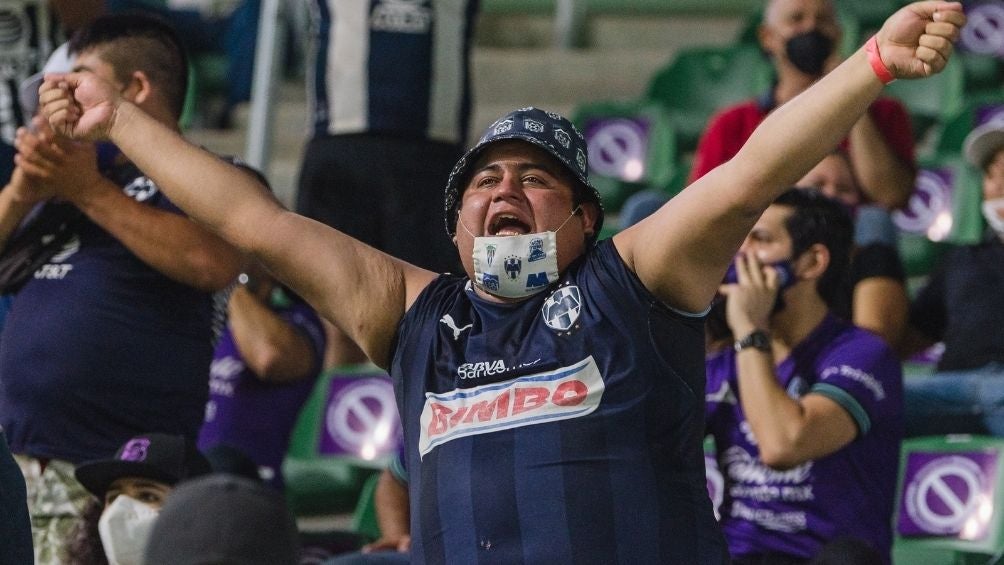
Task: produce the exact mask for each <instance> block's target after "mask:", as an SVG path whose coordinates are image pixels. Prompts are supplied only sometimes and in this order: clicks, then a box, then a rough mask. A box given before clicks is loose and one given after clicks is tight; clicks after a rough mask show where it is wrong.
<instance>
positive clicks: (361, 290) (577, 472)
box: [41, 2, 965, 563]
mask: <svg viewBox="0 0 1004 565" xmlns="http://www.w3.org/2000/svg"><path fill="white" fill-rule="evenodd" d="M964 20H965V17H964V15H963V13H962V7H961V5H960V4H958V3H948V2H920V3H916V4H911V5H910V6H907V7H905V8H903V9H902V10H900V11H898V12H897V13H896V14H895V15H893V16H892V17H891V18H890V19H889V20H888V21H887V22H886V24H885V26H884V27H883V28H882V30H881V31H880V32H879V33H878V34H877V36H876V38H875V40H873V41H872V42H871V43H870V47H869V49H868V50H867V51H866V50H865V49H861V50H860V51H858V52H857V53H856V54H854V55H853V56H851V57H850V58H848V60H847V61H845V62H844V64H842V65H841V66H840V67H838V68H837V69H835V70H834V71H833V72H831V73H830V74H829V75H827V76H826V77H824V78H823V79H822V80H821V81H820V82H819V83H818V84H817V85H815V86H813V87H812V88H811V89H810V90H809V91H808V92H807V93H806V94H807V95H806V96H801V97H798V98H796V99H795V100H793V101H792V102H791V103H789V104H787V105H785V106H784V107H783V108H779V109H778V110H777V111H776V112H774V113H773V114H772V115H771V116H770V117H768V118H767V120H765V121H764V123H763V125H762V126H761V127H760V128H759V130H758V131H757V132H756V133H755V134H754V135H753V136H752V137H751V138H750V141H749V143H748V144H747V145H746V146H745V147H744V148H743V150H742V151H740V153H739V155H738V156H737V157H736V158H735V159H733V160H731V161H729V162H728V163H726V164H724V165H722V166H721V167H720V168H719V169H717V170H715V171H713V172H711V173H709V174H708V175H706V176H705V177H703V178H702V179H701V180H700V181H698V182H696V183H694V184H693V185H692V186H691V187H689V188H688V189H686V190H684V191H683V192H682V193H680V194H679V195H678V196H677V197H675V198H673V199H672V200H671V201H669V202H668V203H667V204H666V205H665V206H663V207H662V208H661V209H660V210H659V211H658V212H656V213H655V214H653V215H651V216H649V217H648V218H646V219H645V220H643V221H641V222H639V223H638V224H636V225H635V226H633V227H632V228H630V229H628V230H625V231H622V232H620V233H619V234H617V235H616V236H615V237H614V238H613V239H612V240H607V241H603V242H601V243H599V244H597V245H593V244H592V243H593V240H594V239H595V236H596V234H597V233H598V232H599V229H600V226H601V224H602V221H603V210H602V207H601V205H600V201H599V197H598V195H597V193H596V192H595V191H594V190H593V189H592V188H591V187H590V185H589V184H588V179H587V177H586V170H587V168H586V147H585V143H584V141H583V139H582V136H581V135H579V134H578V132H577V131H576V130H575V129H574V128H573V127H572V125H571V124H570V123H569V122H568V121H567V120H565V119H564V118H562V117H560V116H557V115H555V114H549V113H547V112H543V111H541V110H537V109H522V110H517V111H515V112H512V113H510V114H509V115H507V116H505V117H504V118H502V119H500V120H499V121H497V122H496V123H495V124H493V125H492V126H491V127H490V128H489V129H488V131H487V133H486V134H485V136H484V137H483V138H482V139H481V140H480V141H479V142H478V144H477V145H476V146H475V147H474V148H473V149H472V150H471V151H469V152H468V153H467V154H466V155H465V156H464V157H463V158H461V160H460V161H459V162H458V163H457V165H456V167H455V168H454V171H453V173H452V174H451V175H450V178H449V180H448V183H447V191H446V192H447V194H446V220H447V226H448V229H449V231H450V232H451V234H452V235H453V237H454V238H455V239H454V241H455V242H456V245H457V248H458V250H459V252H460V257H461V259H462V261H463V263H464V267H465V270H466V277H464V276H460V277H457V276H449V275H443V276H439V275H437V274H435V273H432V272H429V271H425V270H422V269H419V268H417V267H413V266H411V265H408V264H406V263H404V262H401V261H398V260H395V259H393V258H391V257H389V256H387V255H385V254H383V253H380V252H378V251H376V250H374V249H372V248H370V247H367V246H365V245H363V244H360V243H358V242H356V241H354V240H353V239H351V238H349V237H347V236H345V235H343V234H341V233H339V232H338V231H336V230H334V229H331V228H329V227H326V226H324V225H322V224H320V223H318V222H314V221H311V220H308V219H305V218H303V217H300V216H297V215H296V214H293V213H291V212H288V211H287V210H284V209H283V208H282V207H281V206H280V205H279V204H278V203H276V202H275V201H274V200H271V199H268V198H264V197H263V196H262V194H263V192H262V190H261V188H260V187H259V186H258V184H257V183H256V182H255V181H254V180H253V179H252V178H251V177H250V176H249V175H248V174H245V173H243V172H241V171H240V170H239V169H236V168H233V167H230V166H228V165H226V164H223V163H220V161H219V160H218V159H216V158H215V157H214V156H212V155H210V154H209V153H206V152H204V151H200V150H199V149H197V148H195V147H193V146H191V145H189V144H188V143H186V142H185V141H184V140H183V139H182V138H181V137H180V136H178V135H177V134H176V133H175V132H173V131H171V130H170V129H168V128H165V127H163V126H162V125H160V124H158V123H157V122H156V121H155V120H152V119H150V118H149V117H147V116H146V115H145V114H144V113H143V112H141V111H139V110H138V109H137V108H136V107H135V106H133V105H132V104H130V103H128V102H126V101H124V100H121V99H120V98H119V96H118V95H117V93H116V91H115V89H114V88H113V87H111V86H110V85H108V84H106V83H105V82H103V81H102V80H100V78H98V77H95V76H93V75H91V74H88V73H78V74H71V75H53V76H50V77H48V78H47V79H46V82H45V83H44V85H43V87H42V89H41V97H42V100H43V103H44V111H45V115H46V116H47V117H48V119H49V121H50V123H51V124H52V126H53V128H54V129H56V131H59V132H61V133H62V134H63V135H66V136H70V137H74V138H78V139H96V138H108V139H111V140H112V141H113V142H115V143H116V144H117V145H118V146H119V147H120V148H121V149H122V150H123V151H124V152H125V153H126V155H128V156H129V157H130V158H131V159H133V160H134V161H136V162H137V164H139V166H140V167H141V168H142V169H143V170H144V171H146V172H147V173H148V174H150V175H151V176H152V177H153V178H154V180H156V182H157V183H158V185H159V186H161V187H162V188H163V189H164V190H165V191H166V192H167V194H169V195H170V196H171V198H172V200H173V201H174V202H176V203H178V204H179V206H181V208H182V209H184V210H186V211H188V212H189V213H190V214H192V215H193V216H194V217H196V218H198V219H199V220H200V221H201V222H203V223H204V224H206V225H209V226H211V227H212V228H213V229H215V230H217V231H218V232H219V233H220V234H222V235H223V237H225V238H226V239H228V240H230V241H232V242H233V243H235V244H236V245H238V246H239V247H241V248H243V249H245V250H247V251H249V252H251V253H253V254H254V255H255V256H256V257H258V258H259V259H260V260H261V261H263V262H264V263H265V264H266V265H267V266H268V268H269V269H270V270H272V271H273V272H274V273H275V274H276V275H277V276H278V277H280V278H281V279H282V280H284V281H285V282H286V283H288V284H289V285H290V286H291V287H292V288H294V289H295V290H296V291H297V292H298V293H300V294H301V295H302V296H303V297H304V298H306V299H307V300H308V301H309V302H311V303H313V304H314V305H315V306H316V307H317V308H318V310H319V311H320V312H321V313H323V314H324V315H325V316H327V317H328V318H329V319H330V320H332V321H333V322H334V323H335V324H337V325H338V326H339V327H340V328H341V329H342V330H344V331H345V332H346V333H347V334H348V335H350V336H351V337H352V338H353V339H354V340H355V341H356V343H358V344H359V345H360V347H361V348H362V349H363V350H364V351H365V352H366V353H367V355H368V356H369V357H370V359H372V360H373V361H374V362H375V363H377V364H378V365H380V366H382V367H386V368H388V370H389V372H390V374H391V376H392V377H393V378H394V380H395V388H396V392H397V398H398V407H399V410H400V412H401V416H402V419H403V422H404V428H405V432H404V435H405V447H406V453H405V456H406V465H407V469H408V474H409V490H410V498H411V523H412V524H411V530H412V531H411V534H412V559H413V560H414V561H415V562H418V563H423V562H435V563H440V562H447V563H469V562H475V561H480V560H487V561H491V562H500V563H520V562H525V561H532V562H544V563H568V562H597V563H609V562H625V563H658V562H661V563H723V562H727V560H728V556H727V552H726V550H725V547H724V542H723V539H722V536H721V533H720V531H719V529H718V527H717V525H716V523H715V520H714V516H713V514H712V509H711V503H710V501H709V499H708V496H707V492H706V487H705V478H704V464H703V454H702V439H703V431H704V430H703V428H704V416H703V409H704V404H703V398H702V391H703V390H704V335H703V331H702V315H703V312H704V311H705V309H706V308H707V306H708V303H709V302H710V300H711V298H712V296H714V294H715V292H716V290H717V288H718V284H719V283H720V282H721V280H722V275H723V274H724V273H725V270H726V267H727V265H728V264H729V262H730V261H731V260H732V257H733V256H734V254H735V252H736V249H737V248H738V246H739V244H740V243H741V242H742V240H743V238H744V237H745V235H746V233H747V232H748V231H749V230H750V228H751V227H752V225H753V224H754V223H755V222H756V220H757V218H758V217H759V215H760V213H761V212H763V210H764V209H765V208H766V207H767V206H768V205H769V204H770V203H771V201H773V199H774V198H775V197H776V196H777V195H778V194H780V193H781V192H782V191H783V190H784V188H786V187H787V186H788V185H790V184H792V183H794V182H795V181H796V180H798V179H799V178H800V177H801V175H802V174H804V173H805V172H806V171H808V170H809V168H810V167H811V166H812V165H814V164H815V163H817V162H818V161H819V160H820V159H821V158H822V157H823V155H825V154H826V153H827V152H828V151H829V150H830V149H831V148H832V147H834V146H836V145H837V143H838V142H839V141H840V139H841V138H843V137H844V135H845V134H846V132H847V131H848V130H849V129H850V127H851V126H852V125H853V124H854V122H855V121H856V120H857V118H858V117H859V116H860V115H861V114H862V113H864V112H865V111H866V109H867V108H868V104H869V102H870V101H871V100H873V99H874V98H875V97H877V96H878V95H879V93H880V92H881V91H882V86H883V82H884V81H886V82H887V81H889V80H892V79H893V78H894V77H898V78H910V77H923V76H928V75H930V74H933V73H935V72H937V71H939V70H940V69H942V68H943V67H944V65H945V63H946V61H947V57H948V56H949V54H950V53H951V51H952V41H954V40H955V38H956V37H957V36H958V33H959V27H960V26H961V25H962V24H963V22H964ZM880 77H881V78H880ZM196 171H197V172H198V175H199V178H200V179H201V181H202V182H201V184H200V186H198V187H197V188H194V187H190V186H188V185H187V183H186V182H185V181H186V180H187V179H188V178H190V176H191V175H192V174H193V172H196ZM365 197H366V195H360V198H365ZM430 221H433V219H431V218H430Z"/></svg>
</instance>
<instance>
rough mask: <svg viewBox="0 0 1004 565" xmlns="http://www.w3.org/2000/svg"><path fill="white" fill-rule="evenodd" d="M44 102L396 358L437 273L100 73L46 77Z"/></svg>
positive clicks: (61, 123)
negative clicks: (236, 160) (242, 162)
mask: <svg viewBox="0 0 1004 565" xmlns="http://www.w3.org/2000/svg"><path fill="white" fill-rule="evenodd" d="M40 101H41V103H42V111H43V113H44V115H45V116H46V117H47V118H48V119H49V122H50V124H51V125H52V127H53V129H54V130H55V131H56V132H58V133H60V134H62V135H65V136H66V137H70V138H75V139H101V138H106V139H110V140H111V141H113V142H114V143H115V144H116V145H117V146H118V147H119V148H120V149H121V150H122V152H123V153H125V154H126V156H127V157H129V159H131V160H132V161H133V162H134V163H135V164H136V165H137V166H138V167H139V168H140V170H142V171H143V172H144V173H145V174H146V175H147V176H148V177H150V178H151V179H153V181H154V182H155V183H156V184H157V186H158V187H160V188H161V190H163V191H164V192H165V193H166V194H167V195H168V197H170V198H171V200H172V201H173V202H174V203H175V204H177V205H178V206H179V207H180V208H181V209H182V210H184V211H185V212H186V213H188V214H189V215H190V216H191V217H193V218H195V219H196V220H198V221H199V222H202V223H203V224H205V225H207V226H208V227H209V228H210V229H212V230H213V231H215V232H216V233H218V234H220V235H221V236H222V237H223V238H224V239H226V240H227V241H229V242H231V243H233V244H234V245H236V246H237V247H239V248H241V249H243V250H245V251H247V252H249V253H251V254H253V255H254V256H255V257H256V258H258V259H259V260H260V261H261V262H262V263H263V264H264V265H265V266H266V267H267V268H268V269H269V270H270V271H271V272H272V273H273V274H275V275H276V276H277V277H278V278H279V279H280V280H282V281H283V282H285V283H286V284H287V285H288V286H290V287H291V288H292V289H294V290H295V291H296V292H297V293H299V294H300V295H301V296H303V297H304V298H305V299H306V300H307V301H308V302H310V303H311V304H313V305H314V306H315V308H317V310H318V311H319V312H320V313H321V314H322V315H324V316H325V317H327V318H328V319H329V320H331V321H332V322H334V323H335V324H336V325H338V326H339V327H340V328H341V329H342V330H343V331H344V332H345V333H346V334H347V335H349V336H350V337H351V338H352V339H353V340H355V342H356V343H357V344H359V346H360V347H361V348H362V349H363V351H364V352H366V354H367V355H368V356H369V357H370V359H371V360H373V361H374V362H375V363H377V364H378V365H380V366H383V367H386V366H387V364H388V362H389V355H390V345H391V341H392V339H393V337H394V333H395V331H396V329H397V324H398V322H399V321H400V319H401V317H402V316H403V314H404V312H405V310H406V308H407V307H408V306H409V305H410V304H411V302H412V301H413V300H414V299H415V297H416V296H417V295H418V293H419V292H420V291H421V289H422V288H424V287H425V286H426V285H427V284H428V283H429V282H430V281H431V280H432V279H433V278H434V277H435V274H434V273H431V272H428V271H424V270H421V269H418V268H417V267H413V266H411V265H408V264H407V263H404V262H401V261H398V260H395V259H393V258H391V257H390V256H388V255H386V254H384V253H381V252H379V251H377V250H375V249H373V248H371V247H368V246H366V245H364V244H362V243H360V242H358V241H356V240H354V239H352V238H351V237H348V236H346V235H344V234H342V233H340V232H338V231H335V230H333V229H331V228H329V227H327V226H325V225H323V224H321V223H318V222H315V221H312V220H309V219H307V218H304V217H301V216H298V215H296V214H293V213H292V212H289V211H287V210H285V209H284V208H283V207H282V206H281V205H280V204H279V203H278V202H277V201H276V200H275V199H274V198H272V197H271V196H270V195H269V194H268V193H267V191H266V190H265V188H264V187H263V186H261V184H259V183H258V181H257V180H256V179H254V178H253V177H252V176H251V175H250V174H249V173H247V172H244V171H242V170H240V169H239V168H237V167H235V166H232V165H230V164H228V163H226V162H224V161H221V160H220V159H218V158H217V157H216V156H214V155H212V154H210V153H208V152H206V151H203V150H201V149H199V148H197V147H195V146H193V145H191V144H189V143H188V142H187V141H185V139H184V138H182V137H181V136H180V135H179V134H177V133H176V132H174V131H172V130H171V129H170V128H168V127H166V126H164V125H163V124H161V123H159V122H157V120H155V119H154V118H152V117H150V116H148V115H147V114H145V113H143V112H142V111H141V110H140V109H139V108H137V107H136V106H134V105H132V104H130V103H129V102H126V101H124V100H123V99H122V98H121V97H119V95H118V93H117V92H116V91H115V89H114V88H113V87H112V85H110V84H108V83H106V82H104V81H103V80H101V79H100V78H99V77H97V76H95V75H94V74H92V73H86V72H84V73H73V74H69V75H52V76H49V77H47V78H46V81H45V82H44V83H43V85H42V88H41V90H40ZM193 179H194V180H195V181H196V182H193Z"/></svg>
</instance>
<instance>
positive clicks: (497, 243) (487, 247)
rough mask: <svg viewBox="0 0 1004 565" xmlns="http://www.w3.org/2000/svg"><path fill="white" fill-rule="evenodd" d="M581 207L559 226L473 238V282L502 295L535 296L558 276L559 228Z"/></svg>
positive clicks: (482, 288)
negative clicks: (528, 231) (522, 232)
mask: <svg viewBox="0 0 1004 565" xmlns="http://www.w3.org/2000/svg"><path fill="white" fill-rule="evenodd" d="M578 211H579V208H578V207H576V208H575V210H572V213H571V214H569V216H568V218H565V221H564V222H562V223H561V225H560V226H558V229H557V230H554V231H545V232H538V233H528V234H523V235H506V236H477V235H474V234H473V233H471V230H469V229H467V226H466V225H465V224H464V222H463V220H458V223H459V224H460V225H461V227H463V228H464V231H466V232H467V233H468V234H470V236H471V237H473V238H474V253H473V255H474V284H475V285H477V286H478V288H480V289H481V290H484V291H485V292H488V293H490V294H494V295H495V296H500V297H503V298H526V297H528V296H533V295H534V294H537V293H538V292H540V291H542V290H544V289H545V288H547V286H548V285H549V284H551V283H553V282H555V281H557V280H558V243H557V242H558V238H557V234H558V231H559V230H560V229H561V228H563V227H565V224H567V223H568V220H570V219H572V216H574V215H575V214H576V213H577V212H578Z"/></svg>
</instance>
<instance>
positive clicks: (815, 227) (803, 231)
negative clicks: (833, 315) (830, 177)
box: [774, 188, 854, 304]
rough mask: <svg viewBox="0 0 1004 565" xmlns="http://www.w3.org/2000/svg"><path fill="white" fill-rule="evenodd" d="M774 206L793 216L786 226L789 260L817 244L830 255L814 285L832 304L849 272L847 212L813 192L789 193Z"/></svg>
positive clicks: (851, 227)
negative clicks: (824, 268) (789, 241)
mask: <svg viewBox="0 0 1004 565" xmlns="http://www.w3.org/2000/svg"><path fill="white" fill-rule="evenodd" d="M774 204H777V205H780V206H788V207H790V208H792V209H793V210H794V213H793V214H792V215H791V216H789V217H788V219H787V221H786V222H785V228H786V229H787V230H788V235H789V236H790V237H791V242H792V245H791V246H792V250H791V251H792V258H795V257H798V256H799V255H801V254H802V253H805V252H806V251H807V250H808V249H809V248H810V247H812V246H813V245H815V244H817V243H821V244H823V245H824V246H825V247H826V248H827V249H828V250H829V251H830V264H829V266H827V267H826V272H824V273H823V276H822V277H820V279H819V281H818V282H817V283H816V291H817V292H818V293H819V296H820V297H822V299H823V300H825V301H826V303H827V304H831V303H832V302H833V299H834V298H835V297H836V295H837V292H839V290H840V288H841V284H842V281H843V279H844V278H845V277H846V275H847V271H848V269H849V268H850V260H851V246H852V245H853V242H854V224H853V222H852V220H851V217H850V215H849V214H848V213H847V210H846V208H845V207H844V206H843V205H842V204H840V203H839V202H837V201H836V200H833V199H831V198H827V197H826V196H823V195H822V194H821V193H819V192H816V191H808V190H802V189H798V188H792V189H789V190H788V191H787V192H785V193H783V194H781V196H778V197H777V199H776V200H774Z"/></svg>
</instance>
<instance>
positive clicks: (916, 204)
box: [892, 167, 955, 241]
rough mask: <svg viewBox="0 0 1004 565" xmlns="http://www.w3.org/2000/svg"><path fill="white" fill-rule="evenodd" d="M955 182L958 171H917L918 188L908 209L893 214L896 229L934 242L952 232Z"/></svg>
mask: <svg viewBox="0 0 1004 565" xmlns="http://www.w3.org/2000/svg"><path fill="white" fill-rule="evenodd" d="M954 183H955V172H954V171H953V170H952V169H950V168H947V167H942V168H938V169H921V170H919V171H917V183H916V189H915V190H914V192H913V196H911V197H910V202H909V203H908V204H907V207H906V209H905V210H897V211H896V212H893V214H892V220H893V222H894V223H895V224H896V227H898V228H899V229H901V230H903V231H905V232H909V233H919V234H924V235H926V236H927V238H928V239H930V240H931V241H941V240H943V239H945V237H947V236H948V234H949V232H951V230H952V195H953V193H954Z"/></svg>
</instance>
